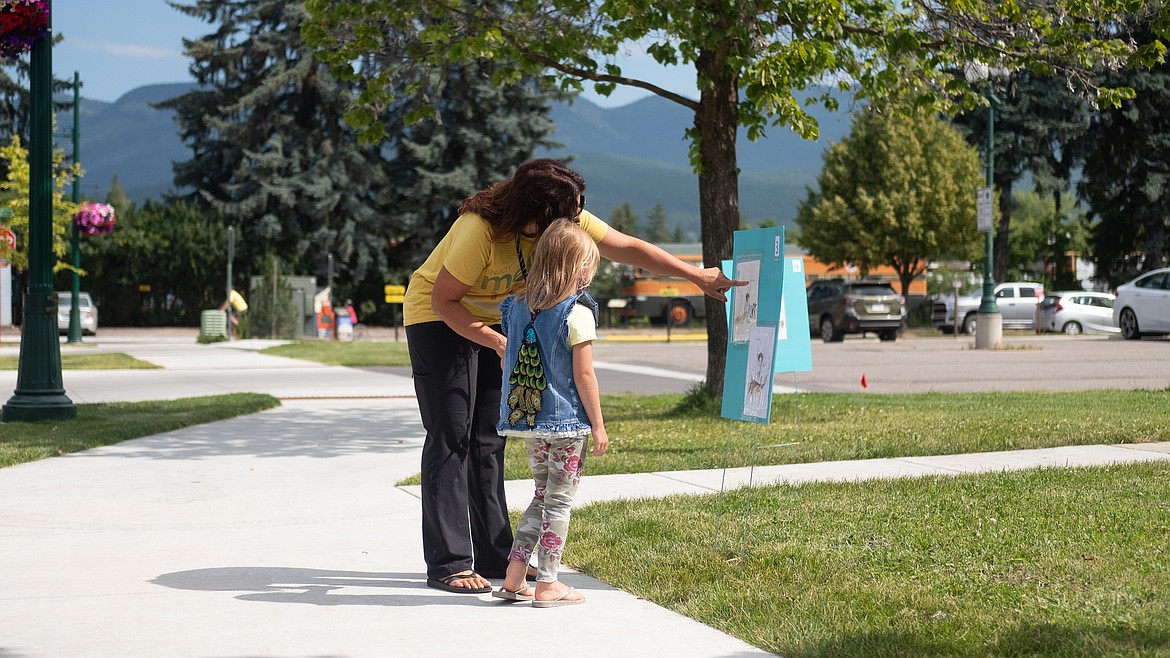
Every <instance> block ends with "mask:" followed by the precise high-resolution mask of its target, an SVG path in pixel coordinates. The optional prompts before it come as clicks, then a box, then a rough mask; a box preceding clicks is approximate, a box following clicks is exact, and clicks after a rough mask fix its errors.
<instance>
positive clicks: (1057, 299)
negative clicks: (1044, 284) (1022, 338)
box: [1040, 290, 1118, 336]
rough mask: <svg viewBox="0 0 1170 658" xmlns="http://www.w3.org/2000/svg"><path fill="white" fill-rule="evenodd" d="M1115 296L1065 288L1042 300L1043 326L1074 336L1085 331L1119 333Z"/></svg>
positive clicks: (1041, 314)
mask: <svg viewBox="0 0 1170 658" xmlns="http://www.w3.org/2000/svg"><path fill="white" fill-rule="evenodd" d="M1113 300H1114V296H1113V295H1110V294H1109V293H1107V292H1085V291H1083V290H1067V291H1065V290H1061V291H1057V292H1050V293H1048V296H1047V297H1045V298H1044V301H1042V302H1040V328H1041V329H1043V330H1044V331H1060V332H1063V333H1066V334H1068V335H1070V336H1075V335H1077V334H1082V333H1098V334H1115V333H1117V332H1118V329H1117V323H1116V322H1114V321H1113Z"/></svg>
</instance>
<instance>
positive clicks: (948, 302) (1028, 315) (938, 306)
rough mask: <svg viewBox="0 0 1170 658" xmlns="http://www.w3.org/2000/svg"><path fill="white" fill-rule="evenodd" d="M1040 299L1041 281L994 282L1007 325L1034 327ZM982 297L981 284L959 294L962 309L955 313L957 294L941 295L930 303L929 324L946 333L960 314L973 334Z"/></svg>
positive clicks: (1021, 327)
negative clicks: (954, 295) (963, 293)
mask: <svg viewBox="0 0 1170 658" xmlns="http://www.w3.org/2000/svg"><path fill="white" fill-rule="evenodd" d="M1041 299H1044V284H1042V283H1031V282H1026V281H1021V282H1012V283H1000V284H998V285H996V286H995V303H996V304H997V305H998V306H999V312H1000V314H1001V315H1002V316H1003V328H1004V329H1034V328H1035V327H1036V308H1037V304H1039V303H1040V300H1041ZM982 301H983V289H982V288H979V289H977V290H975V292H973V293H969V294H966V295H963V296H962V297H959V312H958V313H957V314H956V313H955V311H954V308H953V307H954V305H955V299H954V297H952V296H951V295H943V296H940V297H938V298H936V299H935V300H934V303H933V304H931V306H930V324H931V325H932V326H934V327H935V328H937V329H939V330H940V331H943V332H944V333H950V332H952V331H954V328H955V318H956V317H957V318H958V322H960V323H961V324H960V325H959V326H960V327H961V328H962V330H963V333H966V334H971V335H974V334H975V323H976V317H977V316H978V314H979V304H980V303H981V302H982Z"/></svg>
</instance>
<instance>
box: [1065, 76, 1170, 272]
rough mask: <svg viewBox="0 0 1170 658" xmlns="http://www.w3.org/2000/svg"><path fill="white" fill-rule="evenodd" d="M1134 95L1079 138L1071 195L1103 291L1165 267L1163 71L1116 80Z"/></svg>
mask: <svg viewBox="0 0 1170 658" xmlns="http://www.w3.org/2000/svg"><path fill="white" fill-rule="evenodd" d="M1115 79H1118V80H1120V81H1124V83H1125V84H1127V85H1130V86H1132V87H1133V88H1134V89H1135V90H1136V91H1137V97H1136V98H1134V99H1133V100H1129V101H1126V102H1125V103H1124V104H1123V105H1122V107H1121V108H1120V109H1117V110H1103V111H1102V112H1101V113H1100V114H1099V115H1098V117H1097V120H1096V121H1095V122H1094V123H1093V125H1092V127H1091V128H1090V129H1089V131H1088V133H1087V134H1086V136H1085V140H1084V142H1083V143H1082V145H1081V147H1082V149H1083V153H1084V155H1085V164H1084V171H1083V178H1082V180H1081V182H1080V185H1079V187H1078V192H1079V194H1080V196H1081V198H1082V199H1083V200H1085V201H1086V202H1088V205H1089V208H1090V213H1091V218H1092V219H1095V220H1096V221H1095V224H1094V226H1093V232H1092V237H1091V239H1090V244H1091V245H1092V252H1093V259H1094V261H1095V263H1096V265H1097V276H1098V278H1100V279H1102V280H1104V281H1107V282H1108V283H1109V284H1110V285H1117V284H1120V283H1124V282H1125V281H1128V280H1129V279H1131V278H1133V277H1134V276H1136V275H1137V274H1139V273H1141V272H1145V271H1147V270H1149V269H1153V268H1157V267H1164V266H1166V265H1167V263H1170V149H1167V147H1166V145H1167V144H1170V65H1167V64H1160V65H1158V66H1156V67H1154V68H1153V69H1151V70H1149V71H1133V72H1129V73H1122V74H1119V75H1118V76H1117V77H1116V78H1115Z"/></svg>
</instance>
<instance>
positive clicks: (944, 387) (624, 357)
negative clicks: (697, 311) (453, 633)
mask: <svg viewBox="0 0 1170 658" xmlns="http://www.w3.org/2000/svg"><path fill="white" fill-rule="evenodd" d="M626 338H628V336H627V337H626ZM11 340H12V339H11V338H9V339H8V340H7V341H5V343H4V346H3V348H0V353H2V354H10V355H11V354H15V353H16V348H17V344H16V343H14V342H9V341H11ZM85 341H86V346H85V348H83V349H86V350H87V351H88V349H93V350H94V351H120V352H126V353H128V354H131V355H134V356H137V357H139V358H144V359H145V360H148V361H151V362H153V363H157V364H158V365H161V366H163V367H164V368H166V369H167V370H166V371H165V372H170V373H171V377H170V379H169V380H168V381H170V382H171V385H172V386H177V387H178V388H175V389H172V390H168V391H167V393H172V392H173V393H174V394H196V393H194V391H195V390H202V389H201V388H200V387H206V386H207V385H209V384H211V383H214V385H215V386H217V387H219V388H220V389H222V392H228V391H232V390H261V391H272V392H273V393H274V394H276V395H278V396H294V397H312V396H314V395H321V394H323V393H324V394H325V395H341V396H360V395H410V394H411V393H412V392H413V391H412V387H411V385H410V381H409V376H410V371H409V369H408V368H361V369H352V370H351V372H353V373H354V374H353V375H352V376H341V378H340V379H339V380H338V381H336V382H333V381H329V382H328V383H326V381H324V380H323V378H325V379H327V378H328V377H330V376H334V375H333V374H332V371H330V370H329V369H326V368H321V367H320V366H319V365H318V364H312V363H308V362H303V361H301V362H298V361H292V360H284V361H281V362H279V367H275V366H273V365H272V364H273V361H272V360H271V359H256V360H251V359H241V358H236V359H233V360H231V361H229V362H228V363H226V364H217V365H216V366H214V367H212V366H211V365H210V364H208V363H205V360H206V358H207V355H209V354H211V352H209V351H208V346H201V345H197V344H196V343H195V333H194V332H193V330H118V329H109V330H103V331H102V333H101V334H100V335H99V336H98V337H97V338H96V339H94V338H86V339H85ZM240 347H244V346H243V345H240ZM71 349H76V348H63V350H71ZM248 351H249V350H247V349H243V350H228V352H232V353H237V354H240V355H241V357H242V356H243V354H242V353H246V352H248ZM258 356H259V355H258ZM594 360H595V364H596V368H597V374H598V379H599V383H600V386H601V390H602V391H603V392H606V393H624V392H628V393H638V394H652V393H683V392H686V391H687V390H688V389H689V388H691V387H692V386H694V385H695V384H696V383H697V382H699V381H701V380H702V379H703V378H704V376H705V373H706V367H707V344H706V343H705V342H703V341H694V340H690V341H677V340H676V341H674V342H671V343H666V342H662V341H657V342H654V341H645V342H630V341H628V340H618V339H617V336H616V335H615V336H614V337H612V338H605V337H604V334H603V339H601V340H598V341H596V342H595V343H594ZM812 361H813V369H812V371H811V372H801V373H779V374H777V375H776V378H775V382H774V383H775V388H774V390H775V391H776V392H779V393H784V392H792V391H810V392H863V391H864V392H869V393H923V392H940V393H945V392H979V391H1022V390H1067V391H1081V390H1095V389H1128V390H1135V389H1149V390H1163V389H1167V388H1170V340H1168V339H1165V338H1162V339H1143V340H1140V341H1126V340H1122V339H1120V338H1117V337H1105V336H1076V337H1069V336H1064V335H1044V336H1034V335H1027V334H1025V335H1009V336H1008V337H1006V338H1005V340H1004V347H1003V348H1002V349H998V350H976V349H975V346H974V340H973V339H972V338H968V337H962V338H951V337H930V338H917V337H907V338H904V339H899V340H897V341H896V342H893V343H883V342H881V341H879V340H877V339H876V338H861V337H854V336H850V337H847V338H846V339H845V341H843V342H840V343H832V344H826V343H823V342H821V341H819V340H814V341H813V342H812ZM225 365H226V366H227V367H224V366H225ZM150 372H151V371H100V372H95V371H89V372H87V371H68V377H67V378H66V379H67V381H66V387H67V388H69V389H70V391H71V394H75V395H78V397H77V399H76V400H75V401H77V402H94V401H99V400H104V399H106V398H107V397H108V396H109V395H111V394H112V393H113V392H112V391H107V390H106V389H109V388H110V387H114V388H118V389H122V394H123V395H125V394H126V388H134V389H138V390H139V393H140V397H141V398H142V399H147V398H152V397H156V396H157V395H158V394H159V393H163V391H155V392H153V393H152V390H151V389H152V388H154V387H155V386H156V384H155V383H154V382H155V378H156V375H151V374H150ZM154 372H158V371H154ZM341 372H343V373H344V371H341ZM358 373H361V374H360V375H359V374H358ZM379 375H381V376H382V377H381V378H380V377H379ZM863 376H864V377H865V383H866V387H865V388H863V387H862V385H861V381H862V377H863ZM15 380H16V372H15V371H9V372H8V375H7V376H2V377H0V385H5V386H9V385H11V386H14V385H15ZM91 380H92V383H91V384H90V385H89V386H85V387H83V386H82V384H83V383H86V382H90V381H91ZM255 386H259V388H254V387H255ZM188 389H190V391H188ZM9 390H11V389H9ZM326 391H327V392H326ZM164 394H165V393H164Z"/></svg>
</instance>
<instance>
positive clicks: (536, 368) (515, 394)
mask: <svg viewBox="0 0 1170 658" xmlns="http://www.w3.org/2000/svg"><path fill="white" fill-rule="evenodd" d="M535 320H536V314H535V313H533V314H532V321H535ZM532 321H530V322H529V323H528V327H526V328H525V329H524V340H523V341H521V343H520V354H519V355H518V356H517V357H516V365H515V366H514V367H513V368H512V374H511V375H510V376H509V377H508V383H509V384H511V386H512V390H511V392H509V393H508V409H510V410H511V413H509V414H508V424H509V425H512V426H515V425H516V424H517V423H519V422H520V419H521V418H523V419H525V421H526V422H527V423H528V426H529V427H534V426H535V425H536V413H537V412H538V411H540V409H541V406H542V405H541V396H542V395H543V393H544V389H545V388H547V387H548V380H547V379H545V377H544V364H542V363H541V362H540V341H538V340H537V338H536V328H535V327H533V326H532Z"/></svg>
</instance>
